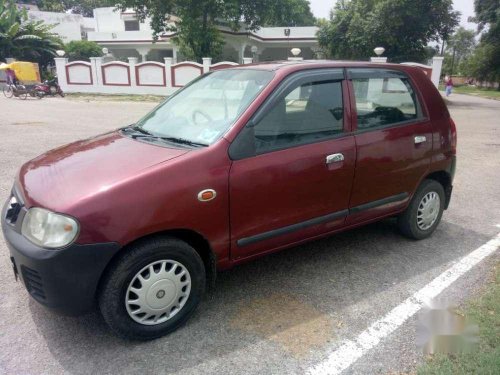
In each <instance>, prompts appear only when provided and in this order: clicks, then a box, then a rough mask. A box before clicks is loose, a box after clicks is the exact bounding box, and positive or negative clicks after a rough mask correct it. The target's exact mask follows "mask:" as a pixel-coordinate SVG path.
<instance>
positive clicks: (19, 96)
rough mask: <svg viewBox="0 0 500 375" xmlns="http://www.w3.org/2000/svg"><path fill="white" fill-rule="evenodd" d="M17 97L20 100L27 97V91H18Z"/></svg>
mask: <svg viewBox="0 0 500 375" xmlns="http://www.w3.org/2000/svg"><path fill="white" fill-rule="evenodd" d="M18 98H19V99H22V100H26V99H27V98H28V92H27V91H22V92H21V93H19V95H18Z"/></svg>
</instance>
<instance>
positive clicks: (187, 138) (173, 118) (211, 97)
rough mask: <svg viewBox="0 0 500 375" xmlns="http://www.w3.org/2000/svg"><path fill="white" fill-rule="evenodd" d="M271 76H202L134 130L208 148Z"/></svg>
mask: <svg viewBox="0 0 500 375" xmlns="http://www.w3.org/2000/svg"><path fill="white" fill-rule="evenodd" d="M273 75H274V74H273V73H272V72H270V71H264V70H252V69H229V70H220V71H215V72H212V73H210V74H207V75H204V76H202V77H201V78H199V79H197V80H195V81H194V82H192V83H191V84H189V85H188V86H187V87H185V88H184V89H183V90H181V91H179V92H178V93H176V94H175V95H173V96H172V97H171V98H169V99H167V100H166V101H165V102H164V103H162V104H161V105H159V106H158V107H156V108H155V109H154V110H153V111H152V112H150V113H149V114H148V115H146V116H145V117H144V118H143V119H141V120H140V121H139V122H138V123H137V124H135V126H134V127H133V128H134V129H135V130H137V131H139V132H141V133H143V134H146V135H149V136H151V137H157V138H161V139H164V140H167V141H170V142H176V141H178V143H184V144H191V145H198V146H199V145H202V146H208V145H210V144H212V143H214V142H215V141H217V140H218V139H219V138H220V137H222V135H223V134H224V133H225V132H226V131H227V130H228V129H229V127H230V126H231V125H232V124H233V123H234V121H235V120H236V119H237V118H238V116H239V115H240V114H241V113H242V112H243V111H244V110H245V109H246V108H247V107H248V106H249V104H250V103H251V102H252V100H253V99H254V98H255V97H256V96H257V94H258V93H259V92H260V91H261V90H262V89H263V88H264V86H266V85H267V84H268V83H269V81H270V80H271V79H272V77H273Z"/></svg>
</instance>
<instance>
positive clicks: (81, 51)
mask: <svg viewBox="0 0 500 375" xmlns="http://www.w3.org/2000/svg"><path fill="white" fill-rule="evenodd" d="M64 50H65V51H66V56H67V57H68V59H69V60H70V61H76V60H83V61H90V58H91V57H100V56H102V55H103V53H102V47H101V46H100V45H99V44H97V43H96V42H91V41H88V40H73V41H71V42H69V43H68V44H66V45H65V46H64Z"/></svg>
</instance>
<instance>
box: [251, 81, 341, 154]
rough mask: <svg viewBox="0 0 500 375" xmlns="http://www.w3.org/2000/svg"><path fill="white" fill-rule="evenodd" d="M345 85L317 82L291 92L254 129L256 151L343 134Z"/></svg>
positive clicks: (339, 82)
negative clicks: (343, 87) (343, 92)
mask: <svg viewBox="0 0 500 375" xmlns="http://www.w3.org/2000/svg"><path fill="white" fill-rule="evenodd" d="M343 113H344V109H343V103H342V83H341V81H340V80H337V81H316V82H308V83H304V84H301V85H299V86H298V87H295V88H293V87H292V88H291V91H290V90H288V94H285V95H284V96H283V97H282V98H281V99H279V100H278V102H277V103H276V104H275V105H274V107H273V108H272V109H271V110H270V111H269V112H268V113H267V114H266V115H265V116H264V117H263V118H262V119H261V120H260V121H259V122H258V123H257V124H256V125H255V127H254V138H255V151H256V153H264V152H268V151H271V150H276V149H282V148H288V147H293V146H296V145H300V144H306V143H311V142H318V141H322V140H325V139H328V138H331V137H332V136H334V135H336V134H339V133H341V132H342V131H343Z"/></svg>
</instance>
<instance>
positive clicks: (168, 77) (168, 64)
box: [163, 57, 172, 87]
mask: <svg viewBox="0 0 500 375" xmlns="http://www.w3.org/2000/svg"><path fill="white" fill-rule="evenodd" d="M163 60H164V61H165V83H166V84H167V87H172V58H171V57H165V58H164V59H163Z"/></svg>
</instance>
